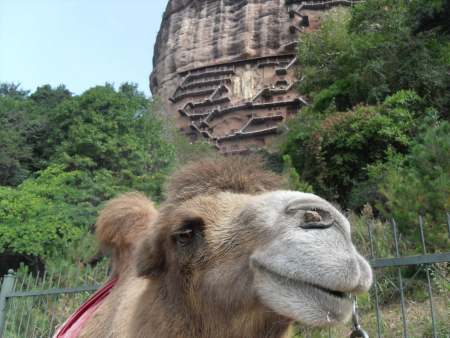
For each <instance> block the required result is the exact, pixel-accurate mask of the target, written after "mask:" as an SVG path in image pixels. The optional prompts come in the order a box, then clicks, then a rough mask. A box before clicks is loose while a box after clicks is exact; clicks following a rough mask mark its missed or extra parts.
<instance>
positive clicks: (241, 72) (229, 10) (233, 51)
mask: <svg viewBox="0 0 450 338" xmlns="http://www.w3.org/2000/svg"><path fill="white" fill-rule="evenodd" d="M286 1H289V3H288V4H287V3H286ZM347 2H348V1H345V0H333V1H328V2H322V1H321V2H317V1H308V2H304V1H299V0H169V3H168V5H167V8H166V11H165V13H164V16H163V20H162V23H161V28H160V31H159V33H158V37H157V41H156V44H155V49H154V57H153V72H152V74H151V76H150V88H151V91H152V93H153V94H154V95H158V96H160V97H161V98H162V100H163V102H164V105H165V108H166V111H167V112H168V113H169V114H173V115H175V117H176V121H177V125H178V127H179V128H180V129H181V130H182V131H183V132H185V133H187V134H189V135H191V137H192V138H193V139H195V138H198V137H205V138H206V139H208V140H209V141H210V142H211V143H213V144H215V145H216V146H217V148H218V149H219V150H221V151H222V152H225V153H230V152H241V151H246V150H248V149H249V148H251V147H253V146H256V147H261V146H264V145H265V144H266V140H267V139H268V137H269V136H270V135H274V134H276V132H277V125H278V124H279V123H280V122H281V121H282V120H284V119H286V118H288V116H289V115H291V114H295V112H296V111H297V110H298V108H299V107H300V105H301V104H303V103H304V101H303V100H302V98H301V97H299V95H298V94H297V93H296V91H295V83H294V79H295V76H294V75H295V74H294V67H293V65H294V64H295V47H296V43H297V41H298V34H301V33H302V32H307V31H309V30H312V29H315V28H316V27H317V26H318V24H319V22H320V18H321V16H322V14H323V10H324V9H327V8H329V7H332V6H334V5H339V4H341V3H343V4H345V3H347Z"/></svg>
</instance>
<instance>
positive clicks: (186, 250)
mask: <svg viewBox="0 0 450 338" xmlns="http://www.w3.org/2000/svg"><path fill="white" fill-rule="evenodd" d="M280 182H281V180H280V178H279V177H278V176H276V175H274V174H272V173H269V172H267V171H265V170H264V169H262V166H261V164H260V163H259V162H258V161H256V160H254V159H241V158H236V157H233V158H231V159H219V160H215V161H212V160H210V161H206V160H205V161H199V162H197V163H195V164H191V165H188V166H186V167H184V168H183V169H181V170H180V171H179V172H178V173H176V174H175V175H173V176H172V178H171V179H170V181H169V183H168V189H167V190H168V192H167V195H168V197H167V200H166V202H164V203H163V204H162V206H161V208H160V210H159V215H158V217H157V219H156V221H155V222H154V223H153V224H152V226H151V227H150V229H149V230H148V232H147V233H146V234H145V235H143V236H142V237H143V240H142V243H141V244H140V246H139V249H138V252H137V273H138V275H139V276H143V277H146V278H148V279H149V280H150V281H151V285H152V288H158V290H160V291H159V292H160V294H161V295H164V296H161V297H165V300H166V302H167V303H168V304H170V311H175V309H183V310H182V313H189V316H190V318H191V321H192V322H195V321H196V320H199V321H200V322H201V321H208V322H209V321H211V322H213V321H214V318H220V322H226V323H227V324H226V325H227V329H229V330H233V327H238V326H240V325H242V326H245V325H252V326H257V325H262V326H266V327H270V325H272V324H271V323H273V325H281V326H283V325H285V324H286V325H288V323H290V322H292V321H293V320H295V321H299V322H301V323H304V324H306V325H310V326H328V325H334V324H337V323H341V322H345V321H347V320H348V319H349V317H350V315H351V301H350V299H349V295H350V294H357V293H360V292H365V291H367V290H368V289H369V287H370V285H371V282H372V274H371V269H370V266H369V264H368V263H367V261H366V260H365V259H364V258H363V257H362V256H361V255H360V254H359V253H358V252H357V250H356V249H355V247H354V245H353V243H352V240H351V235H350V224H349V222H348V220H347V219H346V218H345V217H344V216H343V215H342V214H341V213H340V212H339V211H338V210H337V209H336V208H335V207H333V206H332V205H331V204H330V203H328V202H327V201H325V200H324V199H322V198H320V197H318V196H316V195H314V194H309V193H303V192H298V191H288V190H282V189H281V183H280ZM175 312H176V311H175ZM249 323H251V324H249ZM192 325H193V326H195V324H192ZM214 325H219V324H217V323H216V324H214ZM280 329H281V328H280ZM204 330H205V329H203V331H204ZM211 336H212V335H211Z"/></svg>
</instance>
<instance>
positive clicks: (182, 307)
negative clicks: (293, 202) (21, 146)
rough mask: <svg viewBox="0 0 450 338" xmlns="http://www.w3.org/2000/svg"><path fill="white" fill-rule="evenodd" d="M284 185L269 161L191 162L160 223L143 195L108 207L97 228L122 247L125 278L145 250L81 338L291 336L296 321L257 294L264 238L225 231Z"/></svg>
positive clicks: (119, 263)
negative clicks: (254, 260)
mask: <svg viewBox="0 0 450 338" xmlns="http://www.w3.org/2000/svg"><path fill="white" fill-rule="evenodd" d="M280 186H281V178H280V177H278V176H277V175H275V174H272V173H269V172H267V171H265V170H264V169H263V166H262V164H261V162H260V161H259V160H256V159H255V158H251V159H243V158H238V157H230V158H225V159H218V160H203V161H198V162H196V163H191V164H189V165H187V166H185V167H184V168H182V169H181V170H180V171H178V172H177V173H175V174H174V175H173V176H172V177H171V179H170V180H169V183H168V185H167V201H166V202H165V203H164V204H163V205H162V207H161V209H160V212H159V215H158V216H157V219H156V220H155V221H153V219H154V218H155V217H156V211H155V210H154V208H153V206H152V204H151V202H149V201H148V200H147V199H145V198H144V197H143V196H142V195H137V194H127V195H124V196H122V197H119V198H116V199H114V200H112V201H111V202H110V203H108V205H107V206H106V209H105V210H104V211H103V212H102V214H101V215H100V217H99V221H98V223H97V226H98V228H97V234H98V237H99V240H100V241H101V242H102V245H104V246H108V247H113V252H115V253H116V254H115V255H113V264H114V265H115V272H116V273H117V272H118V271H124V270H125V267H126V262H127V259H129V257H128V256H127V255H124V254H123V253H124V252H126V253H128V252H130V250H131V248H132V247H139V248H138V250H137V252H136V255H135V256H133V257H132V258H133V260H134V261H135V262H136V263H134V264H133V266H134V267H135V269H134V270H133V271H127V272H126V273H122V272H121V274H122V276H121V277H122V278H121V279H120V280H119V283H118V285H117V286H116V287H115V288H114V290H113V291H112V293H111V294H110V295H109V296H108V297H107V298H106V300H105V301H104V303H102V304H101V306H100V307H99V308H98V309H97V310H96V312H95V314H94V316H93V318H91V319H90V321H89V322H88V323H87V325H86V327H85V328H84V330H83V332H82V333H81V335H80V338H81V337H83V338H85V337H90V338H91V337H96V338H102V337H105V338H106V337H109V338H112V337H117V338H119V337H120V338H126V337H129V338H280V337H284V336H285V335H286V334H288V328H289V325H290V323H291V320H290V319H288V318H285V317H282V316H281V315H278V314H276V313H274V312H272V311H271V310H270V309H269V308H267V307H265V306H264V305H262V304H261V303H260V302H259V301H258V299H257V297H256V296H255V294H254V292H253V291H252V288H251V284H252V274H251V273H250V272H249V270H248V269H249V267H248V253H249V252H250V251H251V250H252V249H253V248H254V247H255V245H256V243H257V241H258V239H257V238H255V236H254V234H253V232H252V231H251V229H243V233H242V234H241V235H242V236H240V237H239V238H237V237H236V236H234V235H232V234H230V233H229V232H228V230H229V229H228V228H227V227H226V226H224V225H226V224H232V222H233V221H232V220H233V219H234V218H235V217H238V216H239V215H238V211H236V210H237V209H238V207H239V206H241V205H244V204H245V203H246V202H247V201H248V200H249V198H251V194H258V193H262V192H265V191H270V190H275V189H277V188H279V187H280ZM139 237H141V238H142V240H140V241H137V238H139ZM138 242H139V243H138ZM114 250H116V251H114ZM124 257H126V259H124Z"/></svg>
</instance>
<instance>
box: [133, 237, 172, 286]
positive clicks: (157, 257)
mask: <svg viewBox="0 0 450 338" xmlns="http://www.w3.org/2000/svg"><path fill="white" fill-rule="evenodd" d="M165 270H166V257H165V253H164V244H163V236H162V235H161V234H155V233H152V234H148V236H147V237H146V238H145V239H144V240H143V241H142V242H141V244H140V245H139V247H138V249H137V256H136V271H137V274H138V276H139V277H149V278H151V277H158V276H160V275H161V274H162V273H163V272H164V271H165Z"/></svg>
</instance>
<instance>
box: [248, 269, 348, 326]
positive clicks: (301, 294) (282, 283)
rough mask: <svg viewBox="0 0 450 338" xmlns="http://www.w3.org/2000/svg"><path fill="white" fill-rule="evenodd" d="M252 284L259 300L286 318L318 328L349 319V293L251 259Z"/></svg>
mask: <svg viewBox="0 0 450 338" xmlns="http://www.w3.org/2000/svg"><path fill="white" fill-rule="evenodd" d="M252 267H253V268H254V270H255V272H256V276H255V283H256V286H257V292H258V294H259V296H260V298H261V300H262V301H263V302H264V303H266V305H268V306H269V307H270V308H272V310H274V311H276V312H278V313H280V314H282V315H285V316H286V317H288V318H290V319H292V320H295V321H300V322H303V323H304V324H307V325H310V326H317V327H325V326H333V325H337V324H340V323H344V322H346V321H348V319H349V318H350V315H351V304H352V303H351V299H350V293H348V292H343V291H339V290H333V289H329V288H327V287H324V286H321V285H318V284H315V283H310V282H306V281H303V280H300V279H296V278H292V277H290V276H286V275H283V274H280V273H279V272H276V271H273V270H272V269H270V268H267V267H266V266H264V265H261V264H258V263H257V262H255V261H253V262H252Z"/></svg>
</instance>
